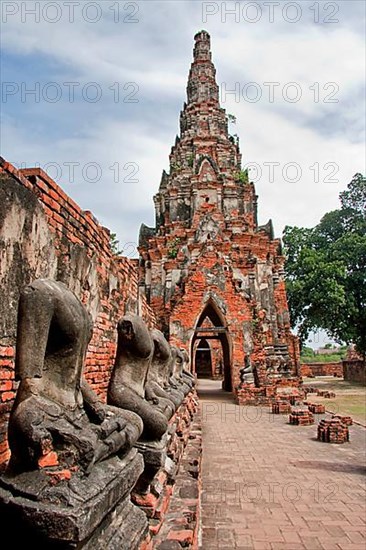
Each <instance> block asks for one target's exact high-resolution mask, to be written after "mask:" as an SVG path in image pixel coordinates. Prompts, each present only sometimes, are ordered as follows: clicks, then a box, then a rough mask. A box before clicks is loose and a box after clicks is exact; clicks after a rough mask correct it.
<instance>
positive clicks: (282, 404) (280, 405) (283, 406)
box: [272, 400, 291, 414]
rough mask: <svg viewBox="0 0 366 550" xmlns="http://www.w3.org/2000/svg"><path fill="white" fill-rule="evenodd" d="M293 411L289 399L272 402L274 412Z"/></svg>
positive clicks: (286, 412) (287, 412)
mask: <svg viewBox="0 0 366 550" xmlns="http://www.w3.org/2000/svg"><path fill="white" fill-rule="evenodd" d="M290 412H291V405H290V403H289V402H288V401H285V400H281V401H276V403H272V413H273V414H289V413H290Z"/></svg>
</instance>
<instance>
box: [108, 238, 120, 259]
mask: <svg viewBox="0 0 366 550" xmlns="http://www.w3.org/2000/svg"><path fill="white" fill-rule="evenodd" d="M109 244H110V247H111V251H112V254H114V255H115V256H119V255H120V254H122V250H120V248H119V240H118V239H117V235H116V234H115V233H111V234H110V242H109Z"/></svg>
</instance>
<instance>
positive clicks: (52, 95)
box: [1, 0, 365, 255]
mask: <svg viewBox="0 0 366 550" xmlns="http://www.w3.org/2000/svg"><path fill="white" fill-rule="evenodd" d="M230 10H231V11H232V12H233V13H231V14H230V13H229V12H230ZM1 16H2V48H3V54H2V58H1V61H2V79H3V82H4V83H3V88H2V103H1V107H2V109H1V111H2V112H1V123H2V124H1V128H2V135H1V153H2V156H4V157H5V158H6V159H7V160H9V161H10V162H13V163H14V164H15V165H17V166H20V165H23V166H27V167H31V166H34V165H36V164H38V165H40V166H41V167H46V169H47V171H48V173H49V174H50V176H51V177H54V179H56V181H57V182H58V183H60V184H61V186H62V187H63V188H64V189H65V191H66V192H67V193H68V194H69V195H70V196H71V197H72V198H73V199H74V200H75V201H76V202H77V203H78V204H79V205H80V206H81V207H82V208H83V209H87V210H91V211H92V212H93V213H94V214H95V216H96V217H97V218H98V220H99V221H100V222H101V223H102V224H103V225H105V226H107V227H109V228H110V229H111V231H112V232H115V233H117V236H118V238H119V240H120V243H121V248H124V249H125V252H126V253H127V254H128V255H132V254H133V252H134V247H133V245H131V244H129V243H136V241H137V236H138V229H139V226H140V224H141V222H144V223H146V224H148V225H153V224H154V207H153V200H152V197H153V195H154V194H155V193H156V191H157V189H158V185H159V182H160V176H161V172H162V170H163V169H167V168H168V156H169V153H170V148H171V146H172V145H173V143H174V140H175V135H176V134H177V133H178V131H179V112H180V110H181V108H182V105H183V102H184V101H185V99H186V91H185V88H186V81H187V75H188V71H189V67H190V63H191V61H192V49H193V42H194V41H193V36H194V34H195V33H196V32H197V31H198V30H200V29H206V30H207V31H208V32H209V33H210V34H211V45H212V54H213V61H214V63H215V65H216V69H217V81H218V84H219V86H220V89H221V101H222V106H223V107H224V108H226V110H227V112H228V113H231V114H233V115H235V116H236V118H237V122H236V124H235V125H234V124H233V125H230V131H231V133H233V134H234V133H235V134H237V135H238V136H239V138H240V144H241V151H242V155H243V166H244V167H245V166H246V165H247V163H250V164H249V166H251V172H250V174H251V176H252V178H253V179H254V181H255V184H256V189H257V193H258V195H259V221H260V223H265V222H266V221H267V220H268V218H272V220H273V223H274V227H275V232H276V235H277V236H281V234H282V230H283V228H284V226H285V225H300V226H308V227H310V226H312V225H315V224H316V223H317V222H318V221H319V219H320V218H321V216H322V215H323V214H324V213H325V212H327V211H329V210H332V209H335V208H337V207H338V205H339V203H338V193H339V191H341V190H342V189H344V188H345V187H346V185H347V183H348V182H349V181H350V180H351V178H352V176H353V175H354V174H355V173H356V172H364V170H365V168H364V145H363V144H364V120H365V105H364V85H365V72H364V63H365V49H364V43H365V42H364V40H365V36H364V26H365V3H364V2H363V1H352V0H347V1H346V2H314V1H311V2H307V1H300V2H197V1H194V2H189V1H157V2H154V1H142V2H141V1H139V2H137V1H136V2H135V1H133V2H116V1H108V0H106V1H103V2H86V1H80V0H79V2H72V1H70V2H63V1H60V2H7V1H3V2H2V14H1ZM31 90H35V93H33V94H32V93H28V92H29V91H31ZM230 91H232V92H233V93H230ZM47 163H53V164H49V165H48V167H47ZM264 163H267V164H264ZM268 163H277V164H272V165H268ZM258 167H259V169H258ZM94 180H97V181H94Z"/></svg>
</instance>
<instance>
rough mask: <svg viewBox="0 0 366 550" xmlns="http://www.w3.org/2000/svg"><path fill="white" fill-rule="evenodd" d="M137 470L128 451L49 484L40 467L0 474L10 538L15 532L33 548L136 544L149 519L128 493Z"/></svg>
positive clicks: (122, 548) (88, 549) (139, 465)
mask: <svg viewBox="0 0 366 550" xmlns="http://www.w3.org/2000/svg"><path fill="white" fill-rule="evenodd" d="M142 470H143V460H142V457H141V456H140V455H139V454H138V453H137V451H136V450H131V451H130V452H129V453H128V454H127V455H126V456H125V457H123V458H122V459H120V458H118V457H113V458H110V459H108V460H105V461H103V462H101V463H98V464H97V465H95V466H94V468H93V470H92V472H91V473H90V475H88V476H86V475H80V474H78V473H75V474H74V475H73V477H72V478H71V479H70V480H68V481H61V482H59V483H58V484H57V485H54V486H52V485H50V482H49V476H47V474H46V473H45V471H44V470H38V471H33V472H25V473H23V474H20V475H18V476H13V477H10V476H7V475H5V476H3V477H2V478H1V479H0V514H1V518H2V521H3V522H4V525H7V528H8V529H9V531H11V533H12V543H13V544H14V545H16V543H17V541H16V537H17V533H20V536H21V540H22V543H23V544H24V540H26V541H27V544H29V545H31V546H32V547H37V549H38V550H40V549H46V548H47V549H49V548H51V547H52V548H55V549H69V548H70V549H71V548H77V549H79V548H83V549H85V550H92V549H93V550H94V549H95V548H108V549H109V550H114V549H116V550H117V549H118V550H132V549H133V550H135V549H137V548H138V547H139V545H140V542H141V541H142V540H144V539H145V538H146V537H147V535H148V523H147V520H146V516H145V514H144V513H143V512H142V511H141V510H139V509H138V508H136V507H135V506H134V505H133V504H132V503H131V501H130V492H131V490H132V488H133V486H134V485H135V483H136V481H137V479H138V477H139V476H140V475H141V472H142ZM19 542H20V541H19Z"/></svg>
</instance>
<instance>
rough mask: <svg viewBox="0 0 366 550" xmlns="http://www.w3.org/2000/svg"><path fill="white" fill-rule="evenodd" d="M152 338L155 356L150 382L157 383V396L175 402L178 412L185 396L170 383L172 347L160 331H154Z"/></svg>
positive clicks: (150, 372)
mask: <svg viewBox="0 0 366 550" xmlns="http://www.w3.org/2000/svg"><path fill="white" fill-rule="evenodd" d="M151 337H152V339H153V342H154V355H153V360H152V365H151V367H150V369H149V372H148V380H149V379H150V377H151V378H152V379H153V380H154V381H155V391H156V395H157V396H160V397H165V398H167V399H169V400H170V401H171V402H173V404H174V408H175V410H176V409H177V408H178V407H179V405H180V404H181V403H182V401H183V399H184V395H183V393H182V392H180V391H178V390H177V389H174V388H173V387H172V385H171V384H170V383H169V376H170V363H171V360H172V357H171V348H170V345H169V343H168V341H167V340H166V338H165V336H164V334H163V333H162V332H160V330H157V329H153V330H152V331H151ZM152 367H153V368H152Z"/></svg>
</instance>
